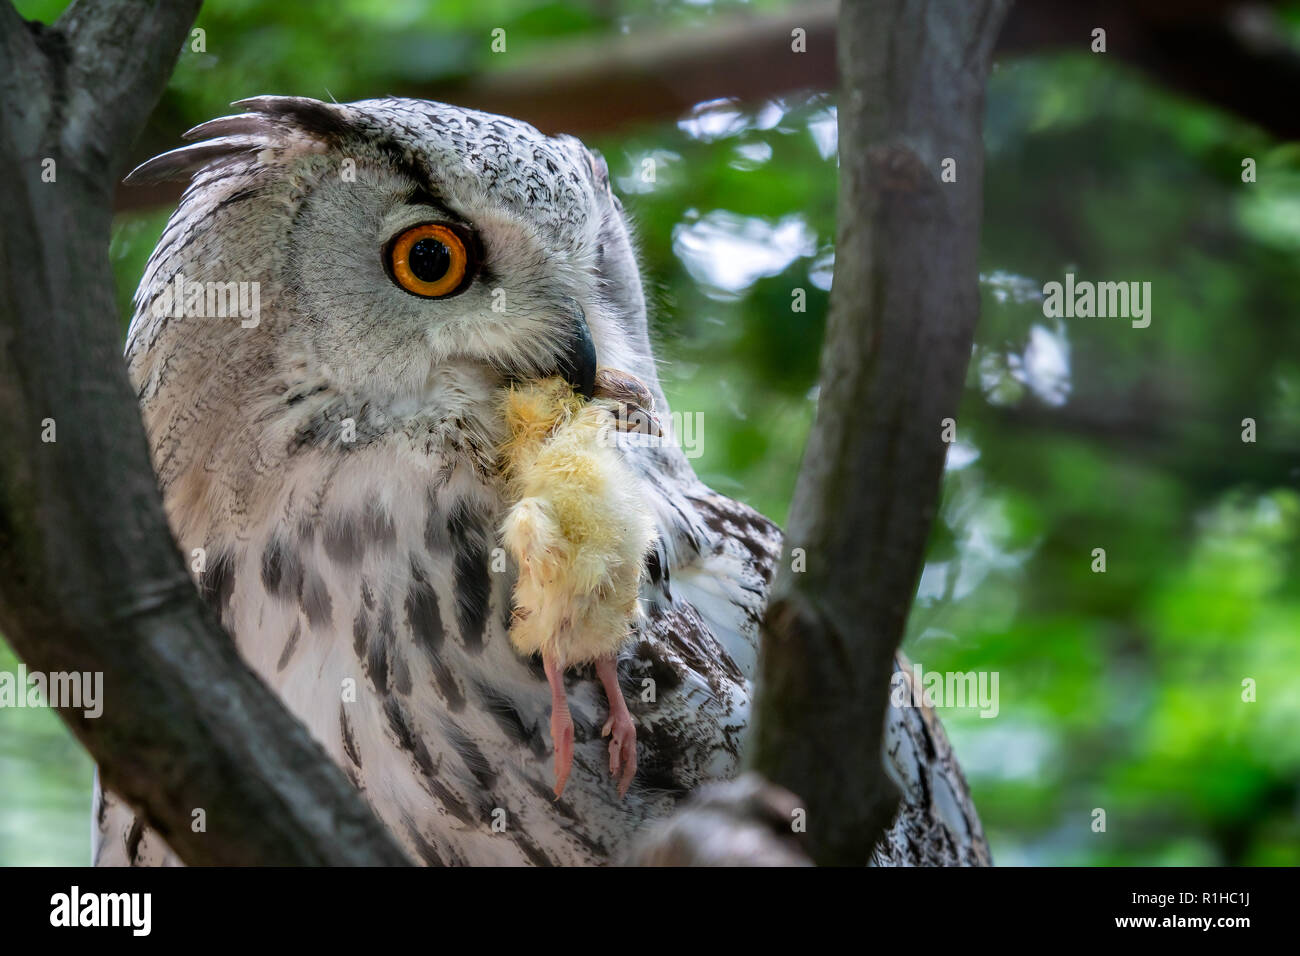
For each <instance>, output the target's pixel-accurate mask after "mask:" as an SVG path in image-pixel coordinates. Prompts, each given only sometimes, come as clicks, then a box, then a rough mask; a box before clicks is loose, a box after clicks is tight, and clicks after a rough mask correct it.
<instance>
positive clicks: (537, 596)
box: [501, 369, 658, 797]
mask: <svg viewBox="0 0 1300 956" xmlns="http://www.w3.org/2000/svg"><path fill="white" fill-rule="evenodd" d="M594 395H595V396H596V397H594V398H593V399H592V400H591V401H588V400H586V399H584V398H583V397H582V396H580V395H578V394H576V393H575V392H574V390H573V387H572V386H571V385H570V384H569V383H568V382H566V381H564V379H562V378H559V377H555V378H549V379H544V380H542V381H539V382H533V383H528V384H522V385H513V386H511V387H510V388H508V389H506V390H505V392H504V398H503V406H504V409H503V410H504V417H505V422H506V427H507V433H508V437H507V438H506V440H505V442H504V443H503V445H502V447H501V463H502V470H503V473H504V475H505V478H506V482H507V498H508V503H509V505H510V507H509V510H508V512H507V515H506V519H505V522H504V524H503V525H502V529H501V534H502V539H503V541H504V543H505V546H506V547H507V548H508V549H509V551H510V553H511V555H512V556H513V557H514V559H515V562H516V564H517V565H518V568H519V576H518V578H517V580H516V583H515V591H514V609H515V610H514V618H513V620H512V623H511V627H510V637H511V641H512V642H513V643H514V645H515V647H516V648H517V649H518V650H519V651H520V652H522V653H524V654H541V656H542V663H543V666H544V668H545V670H546V678H547V681H548V682H549V684H550V687H551V736H552V739H553V740H554V742H555V794H556V796H557V797H559V796H560V794H562V793H563V792H564V785H565V782H566V781H567V780H568V776H569V771H570V769H571V767H572V763H573V720H572V718H571V717H570V714H569V706H568V702H567V699H566V697H565V692H564V670H565V669H566V668H568V667H572V666H574V665H578V664H586V663H594V664H595V666H596V674H597V676H598V677H599V678H600V682H601V684H602V685H603V686H604V688H605V695H606V697H607V698H608V700H609V720H607V721H606V723H605V725H604V727H603V728H602V730H601V736H609V737H610V745H609V751H610V752H609V769H610V773H611V774H612V775H615V776H618V777H619V796H622V795H623V794H625V793H626V792H627V788H628V786H629V785H630V784H631V782H632V778H633V777H634V776H635V775H636V728H635V726H634V725H633V723H632V716H631V714H630V713H629V712H628V708H627V702H626V701H625V700H624V699H623V693H622V690H621V689H620V687H619V684H618V671H617V666H616V660H617V657H618V651H619V649H620V648H621V647H622V645H623V643H624V641H625V640H626V639H627V636H628V632H629V627H630V625H631V623H632V621H633V620H634V618H635V616H636V615H637V614H638V613H639V607H638V603H637V601H638V592H639V589H640V584H641V574H642V571H643V568H644V563H645V556H646V553H647V551H649V549H650V547H651V545H652V544H653V543H654V540H655V528H654V522H653V519H652V517H651V510H650V507H649V505H648V504H647V502H646V500H645V497H644V494H643V492H642V489H641V485H640V480H639V478H638V477H637V476H636V474H635V473H634V472H633V471H632V469H631V468H630V467H629V466H628V464H627V463H626V462H625V461H624V460H623V457H622V452H621V451H620V450H619V448H618V447H617V445H616V444H615V442H614V440H613V432H614V430H615V429H616V428H617V429H620V430H638V431H649V432H652V433H655V434H657V433H658V426H657V423H655V421H654V418H653V415H652V414H650V413H648V412H646V411H645V408H646V407H647V406H651V405H652V402H651V400H650V396H649V392H648V391H647V390H646V389H645V386H644V385H642V384H641V383H640V382H638V381H637V380H636V379H635V378H633V377H632V376H629V375H627V374H626V373H622V372H616V371H614V370H609V369H602V370H600V371H599V372H597V377H596V388H595V391H594ZM629 412H630V414H629Z"/></svg>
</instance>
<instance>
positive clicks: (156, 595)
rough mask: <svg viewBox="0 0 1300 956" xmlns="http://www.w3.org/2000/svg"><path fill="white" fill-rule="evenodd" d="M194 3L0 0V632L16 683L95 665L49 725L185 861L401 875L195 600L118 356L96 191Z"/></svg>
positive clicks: (318, 755) (372, 822)
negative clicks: (97, 699)
mask: <svg viewBox="0 0 1300 956" xmlns="http://www.w3.org/2000/svg"><path fill="white" fill-rule="evenodd" d="M197 5H198V4H197V2H195V0H186V2H183V3H174V4H169V3H162V2H159V3H145V2H142V0H120V2H108V3H102V4H91V3H77V4H75V5H74V6H73V8H72V9H71V10H70V11H69V12H68V14H67V16H66V17H65V19H64V21H61V22H60V23H59V24H58V25H57V26H55V27H54V28H46V27H42V26H40V25H38V24H27V23H24V22H23V21H22V19H21V18H20V17H18V16H17V15H16V14H14V12H13V11H12V9H11V8H9V6H8V4H3V5H0V54H2V55H3V57H4V59H3V62H0V77H2V78H0V208H3V210H4V216H3V223H2V226H0V628H3V631H4V633H5V636H6V637H7V638H8V640H9V641H10V643H11V644H12V645H13V647H14V649H15V650H16V651H17V652H18V654H19V656H20V657H22V659H23V660H24V661H25V662H26V663H27V664H28V665H29V666H30V667H31V668H32V669H33V670H35V671H40V672H43V673H47V674H48V673H58V672H86V671H90V672H98V673H101V674H102V675H103V705H104V709H103V714H102V716H100V717H99V718H97V719H96V718H91V717H87V716H86V715H85V713H84V712H83V711H81V710H76V709H64V710H61V711H60V716H61V717H62V718H63V720H64V721H65V722H66V723H67V724H68V726H69V727H70V728H71V729H72V731H73V732H74V733H75V734H76V735H77V737H78V738H79V739H80V740H81V742H82V743H83V744H84V745H85V746H86V749H87V750H89V751H90V753H91V755H92V756H93V757H94V758H95V759H96V760H97V761H98V762H99V763H100V765H101V771H102V777H103V780H104V783H105V785H106V786H108V787H110V788H111V789H113V790H115V791H116V792H118V793H119V794H120V795H121V796H122V797H124V798H125V799H126V800H127V801H128V802H129V803H131V804H132V805H133V806H134V807H135V808H136V809H137V810H138V811H140V812H142V813H143V814H144V816H145V817H146V819H147V821H148V823H149V824H150V825H151V826H153V827H154V828H155V829H156V830H157V831H158V832H159V834H160V835H161V836H162V837H163V838H164V839H166V840H167V841H168V842H169V843H170V845H171V846H172V848H173V849H174V850H176V851H177V852H178V853H179V854H180V856H181V858H182V859H183V860H185V861H186V862H187V863H192V864H194V863H223V864H254V863H273V864H282V865H288V864H324V863H330V864H385V863H402V862H405V857H404V856H403V854H402V852H401V851H400V850H399V849H398V847H397V845H396V844H395V843H394V842H393V840H392V838H391V836H389V834H388V833H387V831H386V830H385V829H384V828H383V827H382V826H381V825H380V823H379V821H378V820H376V819H375V817H374V815H373V814H372V813H371V812H370V811H369V809H368V808H367V807H366V806H365V804H364V803H363V802H362V800H361V798H360V796H359V795H358V794H357V793H356V791H355V790H354V789H353V788H352V787H351V785H350V784H349V783H348V782H347V780H346V779H345V778H344V777H343V775H342V773H341V772H340V771H339V770H338V768H337V767H335V766H334V764H333V763H331V762H330V760H329V758H328V756H327V755H326V754H325V752H324V751H323V750H322V749H321V748H320V746H319V745H318V744H317V743H316V742H315V741H314V740H313V739H312V738H311V737H310V735H309V734H308V732H307V730H306V729H305V728H304V727H303V726H302V725H301V724H300V723H298V722H297V721H296V720H295V719H294V718H293V717H292V716H291V715H290V714H289V713H288V711H286V710H285V709H284V707H283V706H282V705H281V704H280V702H279V701H278V700H277V698H276V697H275V696H274V695H273V694H272V693H271V691H270V690H269V689H268V688H267V687H266V685H265V684H263V683H262V682H261V681H260V680H259V679H258V678H257V677H256V676H255V675H254V674H253V673H252V672H251V671H250V670H249V669H248V668H247V667H246V666H245V665H244V664H243V662H242V661H241V660H240V658H239V657H238V655H237V653H236V651H235V648H234V645H233V643H232V642H231V641H230V639H229V638H228V637H227V636H226V634H225V633H224V632H223V631H222V630H221V627H220V626H219V624H218V623H217V621H216V619H215V618H214V616H213V615H212V613H211V612H210V611H209V610H208V609H207V607H206V606H205V605H204V604H203V603H202V601H201V600H200V598H199V596H198V593H197V591H196V589H195V588H194V585H193V584H192V583H191V581H190V579H189V576H188V575H187V574H186V572H185V569H184V567H183V565H182V563H181V558H180V555H179V554H178V552H177V550H176V546H175V544H174V543H173V542H172V539H171V535H170V532H169V529H168V526H167V521H166V518H165V516H164V514H163V509H162V503H161V500H160V498H159V494H158V490H157V486H156V484H155V481H154V476H153V470H152V467H151V465H150V462H149V455H148V450H147V447H146V442H145V436H144V431H143V429H142V427H141V424H140V416H139V412H138V410H137V408H136V402H135V395H134V393H133V390H132V389H131V386H130V384H129V382H128V381H127V376H126V368H125V364H124V363H123V361H122V357H121V350H120V343H119V341H118V323H117V316H116V308H115V305H114V301H113V294H112V289H113V282H112V274H111V271H110V268H109V261H108V237H109V222H110V215H111V214H110V209H109V204H110V201H111V196H112V192H113V190H112V184H113V182H114V181H115V179H116V174H117V172H118V169H119V167H120V165H121V162H122V161H123V159H124V158H125V156H126V150H127V148H128V145H129V143H130V140H131V139H132V137H133V136H134V135H135V133H136V131H137V130H138V129H139V128H140V127H141V126H142V125H143V123H144V120H145V117H146V116H147V115H148V113H149V111H150V110H151V109H152V107H153V104H154V101H155V100H156V98H157V96H158V94H159V91H160V90H161V88H162V86H163V84H164V83H165V82H166V78H167V74H168V72H169V70H170V67H171V64H172V62H173V61H174V60H175V58H176V53H177V51H178V49H179V45H180V39H181V37H183V36H184V34H185V31H186V29H187V28H188V26H189V23H190V22H191V18H192V16H193V15H194V10H195V8H196V7H197ZM199 809H202V810H203V811H204V812H205V816H206V819H207V832H194V830H193V829H192V826H191V824H192V820H193V816H192V815H193V814H194V811H196V810H199Z"/></svg>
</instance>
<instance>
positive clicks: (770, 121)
mask: <svg viewBox="0 0 1300 956" xmlns="http://www.w3.org/2000/svg"><path fill="white" fill-rule="evenodd" d="M738 5H741V4H734V3H730V4H715V5H714V6H713V7H712V8H710V7H708V6H699V5H696V4H691V3H684V2H669V0H661V2H638V3H625V2H604V3H580V2H556V3H547V4H531V3H521V2H513V0H474V2H468V0H463V2H455V0H447V2H440V3H415V2H397V3H391V2H385V3H380V2H377V0H365V2H362V0H352V2H347V3H343V4H335V5H331V6H330V11H329V15H328V16H323V15H320V14H319V12H318V8H317V7H315V6H307V5H292V4H270V3H266V2H254V0H241V2H223V3H212V4H208V5H207V6H206V7H205V8H204V11H203V13H202V15H201V17H200V20H199V25H200V26H201V27H203V28H204V29H205V30H206V31H207V48H208V53H207V54H206V55H198V54H192V53H189V52H187V53H185V54H183V55H182V57H181V61H180V65H179V68H178V70H177V74H176V77H175V79H174V81H173V82H172V84H171V86H170V87H169V89H168V91H167V94H166V96H165V98H164V102H163V104H162V107H161V109H162V110H163V111H165V114H166V115H168V116H170V117H173V118H175V119H176V121H177V124H178V125H180V126H184V125H187V124H194V123H197V122H200V121H202V120H204V119H206V118H209V117H210V116H213V115H218V114H220V113H223V112H225V111H226V109H227V104H228V103H229V102H230V101H231V100H234V99H238V98H240V97H243V96H248V95H254V94H258V93H266V92H281V93H301V94H305V95H312V96H321V97H328V96H329V95H331V94H332V95H334V96H336V97H337V98H338V99H340V100H345V99H353V98H363V97H368V96H374V95H380V94H383V93H387V92H400V91H402V90H404V89H408V88H411V87H413V86H417V85H426V84H428V83H430V82H434V81H437V80H439V79H447V78H453V77H458V76H465V75H470V74H474V73H478V72H482V71H489V70H500V69H507V68H509V67H510V66H512V65H514V64H515V63H516V62H517V61H516V60H515V57H516V56H517V57H519V58H520V59H525V58H528V57H544V56H545V55H546V49H547V44H549V43H551V42H553V41H555V40H557V39H564V40H572V39H575V38H576V39H581V38H583V37H590V38H594V39H596V40H597V42H598V38H599V37H601V36H603V35H606V34H608V33H609V32H611V31H613V30H617V29H620V28H621V26H622V25H627V26H628V27H629V28H637V27H640V26H663V25H665V24H668V23H673V22H680V23H681V25H682V26H683V28H684V29H689V28H691V27H692V26H694V25H697V24H699V23H701V22H703V21H706V20H707V19H709V18H710V17H712V16H714V15H716V11H717V10H718V9H723V8H729V7H732V6H738ZM772 5H779V4H760V6H772ZM19 6H20V9H21V10H22V11H23V12H24V13H25V14H26V15H28V16H39V17H42V18H46V19H48V18H49V17H51V16H53V15H54V14H56V13H57V10H58V9H59V8H60V7H61V6H62V4H60V3H43V2H24V3H20V4H19ZM741 6H748V5H741ZM1288 16H1290V17H1291V18H1292V19H1293V20H1294V21H1295V22H1300V15H1298V14H1297V11H1296V9H1294V8H1292V9H1290V10H1289V11H1288ZM496 26H503V27H505V28H506V29H507V31H508V35H509V37H510V51H511V52H510V54H508V55H507V56H504V57H503V56H494V55H492V54H491V53H490V52H489V48H488V42H489V40H488V32H489V31H490V29H491V28H493V27H496ZM1207 68H1208V67H1207ZM833 130H834V112H833V99H831V98H828V97H826V96H824V95H809V96H792V97H789V98H787V99H786V100H784V101H782V102H780V103H768V104H753V105H747V106H744V107H738V106H733V105H730V104H725V103H724V104H711V105H705V106H702V107H700V108H699V109H698V110H697V112H696V113H695V114H694V115H693V116H692V117H689V118H685V119H684V120H683V122H682V123H680V124H675V125H673V124H665V125H662V126H654V127H647V128H638V129H631V130H623V131H621V132H619V133H618V134H617V135H611V136H607V137H604V138H601V139H599V140H596V141H594V142H593V143H592V145H594V146H597V147H598V148H600V149H601V150H602V151H603V152H604V154H605V156H606V158H607V159H608V161H609V164H610V168H611V172H612V174H613V176H614V179H615V182H616V186H617V188H618V190H619V191H620V193H621V194H622V195H623V197H624V200H625V203H626V205H627V207H628V209H629V211H630V212H631V213H632V215H633V216H634V217H635V219H636V221H637V223H638V234H639V238H640V246H641V250H642V255H643V260H644V264H645V269H646V275H647V280H648V282H647V285H648V292H649V295H650V298H651V303H652V313H653V315H652V318H653V324H654V328H655V337H656V340H657V343H658V349H659V353H660V357H661V359H662V368H663V375H664V380H665V387H666V389H667V391H668V393H669V397H670V400H671V401H672V403H673V406H674V408H675V410H677V411H681V412H688V413H700V414H701V415H702V420H703V435H702V452H703V454H702V457H700V458H699V459H698V460H696V461H695V465H696V468H697V470H698V471H699V472H700V474H701V476H702V477H703V478H704V479H705V480H706V481H708V482H709V483H710V484H712V485H713V486H714V487H716V488H718V489H719V490H721V491H723V492H726V493H728V494H731V495H733V496H736V497H739V498H741V499H744V500H746V501H748V502H750V503H752V504H754V505H755V506H756V507H758V508H760V509H761V510H763V511H764V512H766V513H768V514H769V515H771V516H773V517H774V518H777V519H778V520H784V518H785V515H786V510H787V506H788V501H789V498H790V493H791V491H792V489H793V485H794V479H795V475H796V472H797V469H798V464H799V459H800V455H801V453H802V448H803V442H804V438H805V436H806V434H807V430H808V427H809V425H810V423H811V421H812V416H813V413H814V411H815V407H816V403H815V392H814V391H813V386H814V385H815V383H816V370H817V361H818V351H819V347H820V342H821V336H822V331H823V322H824V317H825V310H826V304H827V298H828V289H829V275H830V267H831V265H832V263H833V257H832V244H833V240H834V229H835V216H836V209H835V202H836V165H835V159H834V150H833V142H834V141H833ZM986 143H987V146H988V160H987V169H986V182H985V223H984V237H983V262H982V270H983V273H984V274H983V282H982V289H983V315H982V318H981V324H980V328H979V332H978V336H977V343H976V349H975V353H974V356H973V359H972V366H971V374H970V377H969V380H968V387H967V390H966V394H965V398H964V401H963V404H962V407H961V410H960V414H959V416H958V428H957V433H958V444H957V445H956V446H955V447H954V448H953V449H952V450H951V452H950V456H949V470H948V473H947V476H946V478H945V483H944V492H943V502H942V507H941V512H940V516H939V520H938V521H937V522H936V527H935V531H934V535H933V539H932V544H931V550H930V555H929V560H928V563H927V567H926V571H925V574H924V576H923V578H922V581H921V585H920V589H919V596H918V600H917V604H916V607H915V609H914V611H913V614H912V618H911V621H910V624H909V630H908V640H907V644H906V650H907V652H908V653H909V654H910V655H911V656H912V658H913V659H914V660H915V661H916V662H918V663H920V664H922V665H923V666H924V667H925V668H926V669H927V670H935V671H967V670H976V671H996V672H998V674H999V676H1000V685H999V692H1000V694H999V696H1000V706H999V713H998V715H997V717H995V718H991V719H985V718H981V717H980V716H979V715H978V712H977V711H976V710H973V709H969V708H967V709H959V708H942V709H941V714H942V716H943V718H944V721H945V724H946V726H947V727H948V730H949V733H950V736H951V737H952V739H953V742H954V745H955V747H956V750H957V753H958V756H959V758H960V759H961V762H962V765H963V767H964V768H965V770H966V772H967V774H968V777H969V779H970V782H971V785H972V788H973V791H974V795H975V799H976V803H977V805H978V807H979V809H980V811H981V814H982V816H983V819H984V822H985V825H986V827H987V829H988V831H989V834H990V837H991V839H992V842H993V847H994V855H995V859H997V860H998V861H999V862H1002V863H1018V862H1031V863H1052V864H1063V863H1084V864H1178V863H1192V864H1203V863H1233V864H1236V863H1251V864H1254V863H1271V864H1296V863H1300V817H1298V815H1297V811H1296V807H1297V805H1300V792H1297V780H1298V779H1300V735H1297V734H1296V732H1295V728H1296V727H1297V726H1300V646H1298V645H1297V641H1296V636H1297V634H1300V575H1297V573H1296V572H1297V566H1298V564H1300V548H1298V546H1297V543H1298V542H1300V493H1298V492H1297V487H1296V479H1295V475H1296V472H1295V471H1294V468H1295V460H1294V459H1295V448H1296V446H1297V440H1298V439H1300V360H1298V359H1297V358H1296V356H1297V355H1300V326H1297V325H1296V324H1295V323H1294V322H1292V321H1291V319H1292V318H1293V317H1294V316H1295V315H1297V314H1300V285H1298V284H1297V283H1296V281H1295V269H1296V266H1295V263H1296V253H1297V251H1300V227H1298V226H1297V223H1300V215H1297V211H1298V210H1300V151H1298V150H1297V147H1296V146H1295V145H1294V144H1292V145H1279V144H1276V143H1273V142H1271V141H1270V140H1269V139H1267V138H1266V137H1265V136H1263V135H1262V134H1261V133H1259V132H1258V131H1256V130H1253V129H1251V128H1249V127H1246V126H1243V125H1242V124H1241V123H1239V122H1237V121H1236V120H1234V119H1232V118H1231V117H1228V116H1225V115H1223V114H1221V113H1218V112H1216V111H1213V110H1211V109H1209V108H1207V107H1204V106H1202V105H1200V104H1197V103H1190V102H1184V101H1180V100H1177V99H1175V98H1173V97H1171V96H1169V95H1168V94H1165V93H1163V92H1161V91H1160V90H1158V89H1157V88H1154V87H1152V86H1151V85H1149V84H1148V83H1147V82H1146V81H1145V80H1144V79H1142V78H1141V77H1139V76H1136V75H1134V74H1131V73H1128V72H1127V71H1125V70H1124V69H1123V68H1121V67H1119V66H1118V65H1117V64H1116V61H1115V60H1114V59H1113V58H1110V57H1094V56H1090V55H1083V56H1054V57H1052V58H1029V59H1022V60H1017V61H1008V62H1004V63H1001V64H1000V65H999V69H998V70H997V71H996V73H995V74H994V77H993V79H992V83H991V88H990V91H989V96H988V116H987V122H986ZM828 144H830V146H831V148H830V149H828V148H827V147H828ZM170 145H173V144H165V143H164V144H158V146H159V148H167V147H169V146H170ZM1245 157H1252V158H1254V159H1255V160H1256V161H1257V164H1258V173H1257V175H1258V181H1257V182H1255V183H1252V184H1246V183H1243V182H1242V180H1241V162H1242V159H1243V158H1245ZM647 158H650V159H653V160H654V170H655V177H654V182H646V181H645V178H644V172H645V162H644V161H645V160H646V159H647ZM959 174H960V168H959ZM165 218H166V211H151V212H149V213H146V214H135V215H129V216H123V217H120V221H119V223H118V225H117V229H116V231H115V234H114V239H113V247H112V255H113V262H114V268H115V274H116V277H117V281H118V287H119V299H120V301H121V303H122V308H123V314H124V316H125V315H127V314H129V299H130V295H131V293H132V291H133V290H134V286H135V283H136V282H137V281H138V278H139V275H140V273H141V270H142V266H143V263H144V260H145V258H146V257H147V255H148V252H149V250H150V248H151V247H152V245H153V243H154V241H155V240H156V238H157V236H158V235H159V234H160V232H161V230H162V227H163V224H164V222H165ZM1067 271H1070V272H1074V273H1075V274H1076V276H1077V277H1078V278H1080V279H1092V280H1136V281H1149V282H1150V283H1151V284H1152V322H1151V325H1150V327H1149V328H1146V329H1134V328H1132V327H1131V326H1130V325H1129V323H1128V322H1127V321H1125V320H1122V319H1098V318H1093V319H1063V320H1054V319H1050V318H1045V317H1044V315H1043V311H1042V307H1041V302H1040V301H1039V299H1038V298H1037V294H1038V291H1039V290H1041V288H1042V286H1043V283H1045V282H1047V281H1053V280H1055V281H1060V280H1062V279H1063V277H1064V274H1065V273H1066V272H1067ZM796 288H800V289H803V290H804V292H805V294H806V311H805V312H796V311H793V310H792V290H793V289H796ZM1246 417H1250V418H1253V419H1255V420H1256V422H1257V425H1258V431H1259V441H1258V443H1256V444H1244V443H1243V442H1242V441H1241V427H1242V426H1241V420H1242V419H1243V418H1246ZM1288 456H1289V457H1288ZM863 491H864V493H868V492H869V491H870V489H863ZM1095 548H1104V549H1105V552H1106V571H1105V573H1095V572H1094V571H1093V570H1092V565H1093V556H1092V553H1093V549H1095ZM809 560H811V561H815V560H816V555H810V556H809ZM0 669H12V661H11V660H8V659H7V658H3V657H0ZM1247 679H1249V680H1253V681H1254V682H1255V685H1256V691H1255V693H1256V695H1257V698H1256V701H1255V702H1253V703H1247V702H1244V701H1243V699H1242V695H1243V681H1244V680H1247ZM0 770H3V774H4V781H5V783H4V786H3V787H0V860H2V861H4V862H18V861H22V862H79V861H81V860H83V859H85V857H86V845H85V834H86V832H87V830H88V826H87V820H86V813H87V812H88V811H87V807H88V789H89V769H88V764H87V761H86V759H85V757H84V755H82V754H81V752H80V750H79V749H78V748H77V746H76V745H75V744H74V743H73V742H71V740H70V738H69V737H68V736H67V734H66V732H64V731H63V730H62V729H61V727H60V726H59V725H58V724H57V723H56V722H54V718H53V717H52V716H51V715H50V714H48V713H46V712H39V711H0ZM11 781H13V783H11ZM1094 808H1102V809H1104V810H1105V811H1106V816H1107V828H1106V831H1105V832H1104V833H1096V832H1093V830H1092V829H1091V823H1092V813H1093V810H1094Z"/></svg>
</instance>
